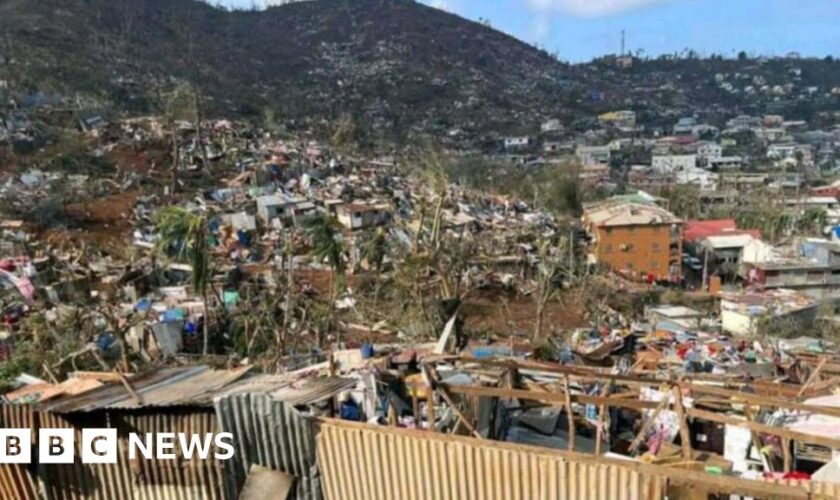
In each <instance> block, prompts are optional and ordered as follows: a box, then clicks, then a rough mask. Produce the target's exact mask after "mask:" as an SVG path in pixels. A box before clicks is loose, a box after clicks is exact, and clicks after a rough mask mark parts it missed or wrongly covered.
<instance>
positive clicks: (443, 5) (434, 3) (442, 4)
mask: <svg viewBox="0 0 840 500" xmlns="http://www.w3.org/2000/svg"><path fill="white" fill-rule="evenodd" d="M423 3H425V4H426V5H428V6H429V7H434V8H436V9H440V10H445V11H446V12H455V11H456V5H455V1H454V0H423Z"/></svg>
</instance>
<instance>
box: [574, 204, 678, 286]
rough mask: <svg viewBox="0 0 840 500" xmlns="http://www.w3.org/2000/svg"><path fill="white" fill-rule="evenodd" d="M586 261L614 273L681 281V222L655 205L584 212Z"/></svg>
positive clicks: (605, 207)
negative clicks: (588, 243)
mask: <svg viewBox="0 0 840 500" xmlns="http://www.w3.org/2000/svg"><path fill="white" fill-rule="evenodd" d="M583 222H584V226H585V228H586V230H587V231H588V233H589V234H590V237H591V239H592V246H591V249H590V254H589V259H590V261H591V262H593V263H596V264H600V265H603V266H605V267H608V268H610V269H613V270H615V271H620V272H623V273H625V274H628V275H631V276H634V277H639V278H643V279H645V278H649V277H651V276H652V277H653V278H654V279H656V280H660V281H665V280H672V281H678V280H679V279H680V277H681V265H680V258H681V255H682V239H683V221H682V220H680V219H679V218H677V217H676V216H674V214H672V213H671V212H669V211H667V210H665V209H664V208H661V207H658V206H655V205H643V204H638V203H621V202H619V203H616V202H606V203H602V204H599V205H595V206H590V207H588V208H586V209H585V211H584V216H583Z"/></svg>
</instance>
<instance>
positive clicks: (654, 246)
mask: <svg viewBox="0 0 840 500" xmlns="http://www.w3.org/2000/svg"><path fill="white" fill-rule="evenodd" d="M661 250H662V247H661V245H659V243H654V244H653V251H654V252H659V251H661Z"/></svg>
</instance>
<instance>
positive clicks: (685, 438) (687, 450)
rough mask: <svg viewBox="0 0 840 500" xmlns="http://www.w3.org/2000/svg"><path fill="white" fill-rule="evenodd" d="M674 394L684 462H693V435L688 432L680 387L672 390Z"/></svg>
mask: <svg viewBox="0 0 840 500" xmlns="http://www.w3.org/2000/svg"><path fill="white" fill-rule="evenodd" d="M672 391H673V394H674V409H675V410H676V411H677V419H678V420H679V422H680V441H682V454H683V459H684V460H691V459H692V453H691V433H690V432H688V422H686V419H685V407H684V406H683V401H682V390H681V389H680V387H679V386H678V385H677V386H674V388H673V389H672Z"/></svg>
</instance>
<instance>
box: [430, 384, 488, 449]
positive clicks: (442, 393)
mask: <svg viewBox="0 0 840 500" xmlns="http://www.w3.org/2000/svg"><path fill="white" fill-rule="evenodd" d="M437 391H438V394H440V397H442V398H443V400H444V401H446V404H447V405H449V408H451V409H452V412H453V413H455V415H456V416H457V417H458V419H459V420H460V421H461V423H463V424H464V426H466V428H467V429H469V431H470V433H471V434H472V435H473V436H475V437H477V438H479V439H484V437H483V436H482V435H481V434H479V432H478V431H477V430H476V429H475V427H473V425H472V422H470V421H469V420H468V419H467V417H465V416H464V414H463V413H462V412H461V410H459V409H458V407H457V406H456V405H455V403H454V402H453V401H452V398H451V397H449V394H448V392H447V389H446V387H445V386H443V385H441V386H439V387H438V388H437Z"/></svg>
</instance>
